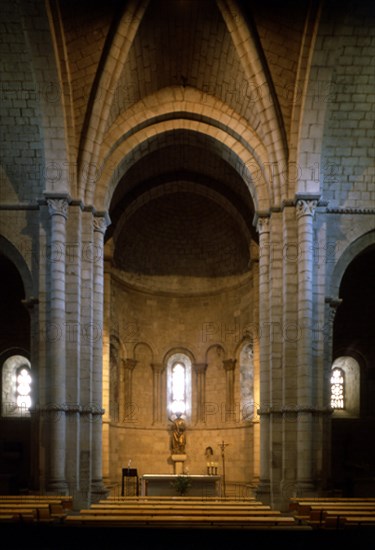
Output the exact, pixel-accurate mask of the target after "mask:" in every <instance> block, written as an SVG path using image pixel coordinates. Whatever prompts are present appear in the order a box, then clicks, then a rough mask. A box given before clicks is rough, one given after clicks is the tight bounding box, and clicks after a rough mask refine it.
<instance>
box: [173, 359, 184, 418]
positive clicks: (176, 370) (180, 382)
mask: <svg viewBox="0 0 375 550" xmlns="http://www.w3.org/2000/svg"><path fill="white" fill-rule="evenodd" d="M185 379H186V368H185V365H184V364H183V363H176V364H175V365H173V367H172V404H171V410H172V412H173V413H178V412H180V413H182V414H184V413H185V410H186V395H185V393H186V381H185Z"/></svg>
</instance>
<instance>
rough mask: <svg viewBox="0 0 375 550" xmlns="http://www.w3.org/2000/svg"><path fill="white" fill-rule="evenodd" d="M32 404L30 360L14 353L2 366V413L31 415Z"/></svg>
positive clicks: (10, 415) (14, 415)
mask: <svg viewBox="0 0 375 550" xmlns="http://www.w3.org/2000/svg"><path fill="white" fill-rule="evenodd" d="M31 405H32V374H31V364H30V361H29V360H28V359H27V357H24V356H23V355H12V356H11V357H8V358H7V359H6V361H5V362H4V364H3V367H2V400H1V414H2V416H6V417H29V416H30V407H31Z"/></svg>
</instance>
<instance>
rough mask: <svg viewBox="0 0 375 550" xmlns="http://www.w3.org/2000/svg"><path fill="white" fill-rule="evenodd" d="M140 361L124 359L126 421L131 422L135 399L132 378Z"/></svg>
mask: <svg viewBox="0 0 375 550" xmlns="http://www.w3.org/2000/svg"><path fill="white" fill-rule="evenodd" d="M137 363H138V361H137V360H136V359H130V358H129V359H124V360H123V367H124V420H125V422H126V421H127V419H129V420H131V419H132V417H131V413H132V410H133V409H132V399H133V390H132V378H133V370H134V368H135V366H136V364H137Z"/></svg>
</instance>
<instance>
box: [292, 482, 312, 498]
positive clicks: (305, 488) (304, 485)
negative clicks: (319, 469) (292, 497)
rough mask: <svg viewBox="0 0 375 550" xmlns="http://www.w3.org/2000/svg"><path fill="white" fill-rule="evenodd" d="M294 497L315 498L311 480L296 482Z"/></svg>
mask: <svg viewBox="0 0 375 550" xmlns="http://www.w3.org/2000/svg"><path fill="white" fill-rule="evenodd" d="M295 486H296V496H297V497H313V496H316V493H317V490H316V486H315V484H314V483H313V482H312V481H311V480H304V481H298V480H297V481H296V484H295Z"/></svg>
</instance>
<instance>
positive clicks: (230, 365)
mask: <svg viewBox="0 0 375 550" xmlns="http://www.w3.org/2000/svg"><path fill="white" fill-rule="evenodd" d="M223 366H224V370H225V373H226V398H225V421H226V422H227V421H231V420H232V421H233V422H234V421H235V420H236V416H235V414H236V411H235V409H234V369H235V366H236V359H224V360H223Z"/></svg>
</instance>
